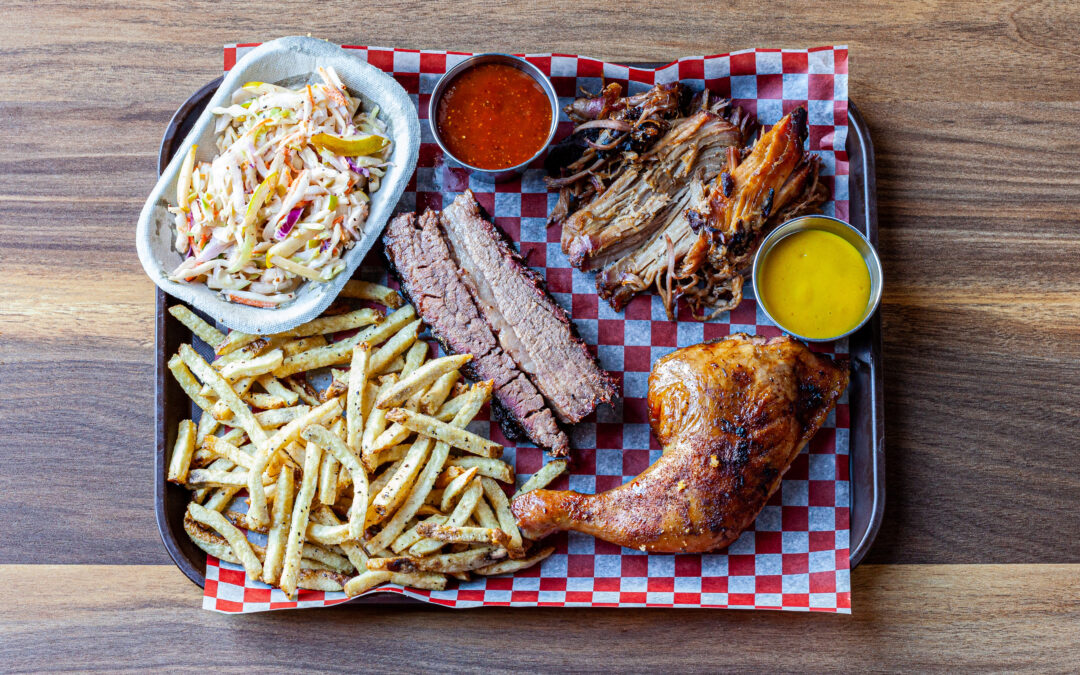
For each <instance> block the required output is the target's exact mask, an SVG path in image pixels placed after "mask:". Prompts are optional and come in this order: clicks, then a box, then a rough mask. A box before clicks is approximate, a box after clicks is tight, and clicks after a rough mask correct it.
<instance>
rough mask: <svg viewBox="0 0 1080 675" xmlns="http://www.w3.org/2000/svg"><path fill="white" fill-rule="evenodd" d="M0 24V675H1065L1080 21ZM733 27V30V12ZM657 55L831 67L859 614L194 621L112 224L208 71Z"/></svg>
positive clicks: (172, 13) (416, 5) (1036, 12)
mask: <svg viewBox="0 0 1080 675" xmlns="http://www.w3.org/2000/svg"><path fill="white" fill-rule="evenodd" d="M86 4H87V3H84V2H55V1H51V0H50V1H45V0H27V1H24V2H19V1H15V0H2V1H0V21H2V23H3V31H2V34H3V39H2V40H0V69H2V75H0V148H2V151H0V152H2V154H0V462H2V464H0V588H3V589H4V590H5V591H6V598H5V599H4V600H3V601H2V602H0V670H34V669H48V670H57V669H80V670H81V669H89V668H106V669H118V668H137V667H138V668H142V667H153V666H159V667H168V668H170V669H171V668H177V667H188V668H192V669H194V668H200V669H203V668H215V669H217V668H230V667H231V668H244V669H250V668H252V667H259V668H285V669H288V670H299V669H301V668H305V669H324V668H325V669H343V668H349V667H352V668H359V667H371V668H378V669H385V670H416V669H419V668H425V669H431V670H445V669H449V668H454V669H470V668H472V669H481V668H491V667H493V666H495V667H499V668H507V669H519V670H536V669H538V668H544V667H551V668H561V669H569V668H577V669H592V670H599V669H609V668H611V669H618V670H652V669H660V668H664V669H671V670H716V669H736V668H739V667H752V666H757V667H760V668H767V669H778V670H826V669H828V670H834V669H841V668H844V669H860V670H861V669H885V670H896V669H904V668H912V669H924V668H937V669H943V668H946V667H948V668H955V667H957V666H976V667H978V666H981V667H982V668H986V669H1010V670H1011V669H1020V668H1030V669H1052V670H1070V669H1075V668H1076V667H1077V666H1078V664H1080V647H1078V644H1080V536H1078V535H1080V508H1078V507H1080V461H1077V460H1078V451H1080V441H1078V440H1077V439H1078V437H1080V413H1078V412H1077V410H1078V406H1080V222H1078V221H1080V218H1078V217H1077V212H1078V210H1080V171H1078V169H1077V167H1078V166H1080V134H1078V133H1077V131H1076V125H1077V121H1078V120H1080V81H1078V76H1077V73H1078V71H1077V68H1076V61H1075V59H1076V58H1077V57H1078V56H1080V50H1078V47H1077V43H1076V35H1077V33H1078V31H1080V5H1078V4H1077V3H1072V2H988V3H972V4H967V3H960V2H947V1H943V0H933V1H929V2H924V1H922V0H903V1H896V2H865V3H861V2H849V3H844V4H843V5H842V6H841V5H839V4H833V3H824V2H822V3H806V2H801V1H791V2H774V3H761V2H751V3H731V2H728V3H716V2H662V3H655V4H645V3H641V4H639V3H635V2H621V3H617V4H616V3H604V2H595V3H590V2H564V3H561V4H559V5H552V6H546V5H541V4H539V3H522V4H521V5H515V6H512V5H510V4H506V5H505V6H500V7H497V8H495V7H490V6H488V5H487V4H485V3H480V2H455V3H449V2H447V3H435V2H397V1H384V2H380V3H355V2H338V3H329V4H320V5H319V7H318V8H316V7H315V4H314V3H310V4H309V3H301V4H297V5H288V4H287V3H283V2H281V1H276V2H245V3H243V4H242V5H238V6H236V7H227V6H225V5H224V4H221V3H214V2H196V3H186V2H172V3H163V4H157V3H150V2H143V1H141V0H129V1H128V2H123V3H116V2H109V3H99V4H98V5H97V6H96V7H94V8H90V9H88V8H87V7H86ZM732 5H738V6H732ZM307 33H311V34H314V35H316V36H319V37H325V38H328V39H330V40H332V41H336V42H346V43H351V44H379V45H392V46H401V47H431V48H446V49H461V50H500V51H517V52H521V51H529V52H541V51H559V52H572V53H583V54H589V55H592V56H596V57H600V58H604V59H608V60H617V61H624V62H627V61H656V60H669V59H673V58H675V57H678V56H680V55H689V54H702V53H718V52H725V51H730V50H733V49H739V48H745V47H755V46H758V47H781V46H800V47H804V46H814V45H822V44H833V43H847V44H848V45H849V46H850V49H851V76H850V92H851V98H852V99H853V100H855V101H856V102H857V104H858V105H859V107H860V109H861V111H862V112H863V115H864V116H865V117H866V119H867V121H868V123H869V126H870V128H871V132H872V135H873V139H874V142H875V144H876V148H877V160H878V174H877V178H878V189H879V193H878V205H879V212H880V223H881V241H880V249H881V254H882V257H883V258H884V263H885V276H886V279H887V285H886V290H885V297H884V302H883V305H882V308H881V312H882V317H883V325H884V336H885V338H884V339H885V380H886V390H885V401H886V439H887V441H886V443H887V462H886V466H887V473H888V480H887V483H888V488H887V495H888V498H887V507H886V515H885V521H884V524H883V526H882V528H881V534H880V535H879V537H878V540H877V543H876V545H875V546H874V548H873V549H872V551H871V552H870V554H869V556H868V558H867V560H866V562H865V563H864V564H863V565H862V566H861V567H859V568H858V569H856V570H855V571H854V572H853V575H852V584H853V589H852V604H853V607H854V610H853V615H852V616H824V615H797V614H789V613H779V612H736V611H686V610H580V609H566V610H536V611H520V610H470V611H457V612H454V611H448V610H441V609H437V608H423V607H421V608H409V609H398V608H393V609H378V608H344V609H331V610H319V611H307V612H285V613H280V612H279V613H274V614H269V615H261V616H249V617H235V616H223V615H218V614H214V613H211V612H205V611H203V610H202V609H200V600H201V594H200V592H199V589H197V588H196V587H195V586H194V585H192V584H191V583H190V582H189V581H188V580H187V579H185V578H184V577H183V576H182V575H181V574H180V572H179V571H177V569H176V568H175V567H174V566H173V565H172V563H171V562H170V560H169V558H168V556H167V554H166V552H165V549H164V548H163V547H162V545H161V542H160V541H159V539H158V535H157V530H156V528H155V525H154V516H153V511H152V498H151V486H152V463H151V457H152V452H153V440H152V426H153V388H152V355H153V325H152V317H153V301H154V287H153V285H152V284H151V282H150V281H149V280H148V279H147V278H146V276H145V275H144V274H143V271H142V269H141V267H140V265H139V262H138V260H137V258H136V256H135V246H134V231H135V222H136V219H137V216H138V213H139V209H140V207H141V205H142V202H143V200H144V199H145V196H146V195H147V193H148V192H149V190H150V189H151V187H152V186H153V184H154V181H155V160H156V157H157V148H158V142H159V140H160V137H161V133H162V130H163V128H164V126H165V124H166V122H167V121H168V119H169V116H170V115H171V113H172V111H173V110H174V109H175V108H176V106H177V105H178V104H179V103H180V102H181V101H183V100H184V99H185V98H186V97H187V96H188V95H189V94H190V93H191V92H192V91H193V90H194V89H196V88H197V87H199V86H201V85H202V84H203V83H205V82H207V81H208V80H210V79H212V78H213V77H215V76H216V75H217V74H219V72H220V70H221V62H222V56H221V46H222V44H224V43H227V42H247V41H262V40H267V39H271V38H274V37H278V36H281V35H288V34H307Z"/></svg>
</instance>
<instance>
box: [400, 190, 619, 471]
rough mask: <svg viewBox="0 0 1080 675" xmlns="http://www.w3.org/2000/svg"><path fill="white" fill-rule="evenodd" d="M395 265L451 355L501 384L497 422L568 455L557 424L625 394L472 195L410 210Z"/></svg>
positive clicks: (471, 373)
mask: <svg viewBox="0 0 1080 675" xmlns="http://www.w3.org/2000/svg"><path fill="white" fill-rule="evenodd" d="M383 241H384V243H385V246H386V255H387V258H388V259H389V261H390V264H391V268H392V269H393V270H394V272H395V274H396V275H397V276H398V278H399V279H400V281H401V285H402V289H403V290H404V292H405V293H406V295H408V296H409V298H410V300H411V301H412V303H413V305H414V306H415V307H416V310H417V312H419V314H420V316H421V317H422V318H423V319H424V321H425V323H427V324H428V326H429V327H430V328H431V332H432V334H433V335H434V336H435V338H436V339H437V340H438V341H439V342H440V344H442V346H443V348H444V349H445V350H446V351H448V352H454V353H470V354H472V355H473V360H472V362H471V363H470V364H469V366H468V367H467V372H466V375H467V376H469V377H471V378H473V379H482V380H486V379H491V380H494V386H495V396H496V400H497V402H498V406H497V407H496V409H495V413H496V418H497V419H498V420H499V422H500V423H501V424H502V426H503V429H504V431H505V432H506V433H507V435H508V436H511V437H519V436H518V432H519V431H520V432H523V433H524V434H525V435H526V436H527V437H528V438H529V440H531V441H532V442H533V443H535V444H536V445H538V446H541V447H544V448H547V449H549V450H550V451H551V453H552V454H553V455H556V456H565V455H567V454H568V453H569V441H568V439H567V437H566V434H565V433H564V432H563V431H562V429H561V428H560V427H559V424H558V423H557V421H558V422H563V423H566V424H573V423H576V422H579V421H580V420H581V419H583V418H584V417H585V416H587V415H588V414H589V413H591V412H592V411H593V410H595V409H596V406H597V405H599V404H600V403H609V402H611V400H612V399H613V398H614V397H615V395H616V386H615V382H614V380H613V379H612V378H611V376H610V375H608V374H607V373H606V372H604V371H603V370H602V369H601V368H600V367H599V365H597V363H596V361H595V359H593V357H592V356H591V354H589V352H588V349H587V348H586V346H585V344H584V343H583V342H582V341H581V340H580V339H579V338H578V337H577V335H576V333H575V331H574V330H573V324H572V323H571V322H570V320H569V318H568V317H567V316H566V312H565V311H564V310H563V309H562V308H561V307H560V306H559V305H558V304H557V303H556V302H555V300H554V299H553V298H552V297H551V295H550V294H548V292H547V290H546V287H545V284H544V280H543V279H542V278H541V277H540V276H539V275H538V274H537V273H536V272H534V271H533V270H532V269H530V268H529V267H528V266H527V265H526V264H525V262H524V260H523V259H522V258H521V256H520V255H519V254H518V253H517V251H516V250H514V248H513V247H512V246H511V245H510V243H509V241H508V240H507V239H506V236H505V234H503V233H502V232H501V231H500V230H498V229H497V228H496V227H495V226H494V225H493V224H492V223H491V222H489V221H488V220H487V219H485V218H484V217H483V215H482V214H481V211H480V207H479V205H478V204H477V203H476V200H475V199H474V198H473V195H472V193H471V192H468V191H466V192H465V193H464V194H462V195H461V196H459V197H458V198H457V199H456V200H454V203H453V204H451V205H450V206H449V207H447V208H446V209H445V210H444V211H443V212H442V213H441V214H439V213H437V212H434V211H427V212H426V213H424V214H423V215H421V216H419V217H417V216H416V214H412V213H407V214H402V215H399V216H398V217H396V218H395V219H394V220H393V221H392V222H391V223H390V225H388V226H387V229H386V233H385V234H384V237H383Z"/></svg>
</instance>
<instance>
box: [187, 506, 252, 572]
mask: <svg viewBox="0 0 1080 675" xmlns="http://www.w3.org/2000/svg"><path fill="white" fill-rule="evenodd" d="M187 511H188V514H189V515H190V516H191V517H192V519H194V520H195V522H197V523H202V524H203V525H206V526H207V527H209V528H212V529H213V530H214V531H216V532H217V533H218V534H220V535H221V536H223V537H225V539H226V540H227V541H228V542H229V547H230V548H231V549H232V551H233V554H234V555H235V556H236V557H237V558H239V559H240V564H241V565H243V566H244V571H245V572H247V574H248V576H249V577H251V578H252V579H258V578H259V575H260V574H262V563H260V562H259V559H258V558H257V557H255V552H254V551H252V550H251V543H250V542H249V541H248V540H247V537H245V536H244V533H243V532H241V531H240V530H238V529H236V526H235V525H233V524H232V523H230V522H229V521H228V520H226V518H225V516H223V515H221V514H220V513H218V512H217V511H211V510H210V509H208V508H206V507H205V506H200V505H199V504H196V503H194V502H192V503H191V504H188V510H187Z"/></svg>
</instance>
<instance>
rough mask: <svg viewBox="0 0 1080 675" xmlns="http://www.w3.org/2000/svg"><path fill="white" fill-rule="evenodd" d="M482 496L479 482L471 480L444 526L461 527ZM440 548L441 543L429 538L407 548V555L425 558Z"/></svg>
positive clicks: (482, 491)
mask: <svg viewBox="0 0 1080 675" xmlns="http://www.w3.org/2000/svg"><path fill="white" fill-rule="evenodd" d="M483 494H484V488H483V486H482V485H481V484H480V481H479V480H476V479H473V482H472V483H470V484H469V487H467V488H466V489H465V492H464V493H462V495H461V499H459V500H458V503H457V505H456V506H454V512H453V513H451V514H450V517H449V518H447V519H446V523H445V524H446V525H449V526H450V527H461V526H462V525H464V524H465V523H467V522H468V521H469V518H470V517H472V512H473V510H474V509H475V508H476V504H477V502H479V501H480V498H481V496H482V495H483ZM418 531H419V530H418ZM441 547H442V543H441V542H439V541H437V540H435V539H430V538H429V539H424V540H421V541H419V542H417V543H415V544H413V545H412V547H410V548H409V553H410V554H412V555H417V556H425V555H430V554H432V553H434V552H436V551H438V550H439V548H441Z"/></svg>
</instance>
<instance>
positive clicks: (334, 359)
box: [274, 305, 419, 377]
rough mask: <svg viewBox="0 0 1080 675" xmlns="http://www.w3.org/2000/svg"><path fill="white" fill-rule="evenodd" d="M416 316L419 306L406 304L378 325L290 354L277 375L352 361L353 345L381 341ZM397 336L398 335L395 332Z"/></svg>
mask: <svg viewBox="0 0 1080 675" xmlns="http://www.w3.org/2000/svg"><path fill="white" fill-rule="evenodd" d="M415 317H416V310H415V309H413V307H412V305H405V306H404V307H402V308H401V309H399V310H397V311H396V312H394V313H393V314H391V315H390V316H388V317H386V318H385V319H384V320H383V321H382V323H380V324H378V325H375V326H369V327H368V328H365V329H364V330H362V331H360V332H359V333H357V334H356V335H354V336H352V337H350V338H346V339H344V340H341V341H340V342H335V343H333V344H329V345H326V346H325V347H316V348H315V349H309V350H307V351H305V352H301V353H299V354H294V355H293V356H289V357H287V358H286V359H285V360H284V361H283V362H282V364H281V365H280V366H279V367H278V368H276V369H275V370H274V375H275V376H276V377H285V376H288V375H292V374H294V373H299V372H301V371H304V370H314V369H316V368H325V367H327V366H336V365H339V364H342V363H348V362H349V360H350V359H351V358H352V350H353V347H355V346H356V345H358V344H360V343H361V342H367V343H368V344H378V343H379V342H382V341H383V340H386V339H387V338H388V337H390V336H391V335H394V334H395V333H397V332H399V331H400V330H401V328H402V327H403V326H405V325H406V324H409V322H410V321H413V319H414V318H415ZM414 323H417V324H418V323H419V321H418V320H417V321H414ZM394 337H397V336H396V335H394ZM407 347H408V345H406V346H405V348H407ZM403 351H404V348H403Z"/></svg>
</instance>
